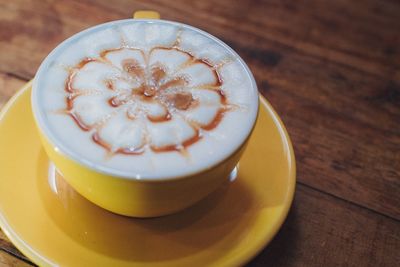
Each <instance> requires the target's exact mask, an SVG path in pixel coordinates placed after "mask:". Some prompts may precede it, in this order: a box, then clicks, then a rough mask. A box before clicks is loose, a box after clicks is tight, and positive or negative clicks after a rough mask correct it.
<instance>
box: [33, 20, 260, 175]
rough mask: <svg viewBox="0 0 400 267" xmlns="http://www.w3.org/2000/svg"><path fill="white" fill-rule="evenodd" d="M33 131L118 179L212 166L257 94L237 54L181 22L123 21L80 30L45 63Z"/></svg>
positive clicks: (241, 134) (240, 135)
mask: <svg viewBox="0 0 400 267" xmlns="http://www.w3.org/2000/svg"><path fill="white" fill-rule="evenodd" d="M32 99H33V100H32V101H33V102H34V105H33V106H34V113H35V116H36V119H37V121H38V122H39V124H41V127H40V128H41V129H42V130H43V131H46V135H47V136H48V137H49V138H50V140H51V142H52V143H54V145H55V147H59V148H62V149H61V150H62V151H64V153H67V154H68V155H69V156H71V157H72V158H74V159H75V160H76V161H78V162H81V163H82V164H84V165H87V166H89V167H93V168H95V169H98V170H99V171H102V172H105V173H108V174H115V175H118V176H123V177H135V178H138V179H158V178H163V177H179V176H183V175H186V174H190V173H195V172H198V171H202V170H204V169H207V168H209V167H212V166H213V165H215V164H218V163H220V162H221V161H223V160H224V159H226V157H228V156H229V155H231V154H232V153H233V151H235V150H237V149H238V148H239V147H240V146H241V145H242V144H243V142H244V140H245V139H246V138H247V135H248V133H249V131H251V128H252V127H253V124H254V121H255V118H256V115H257V110H258V93H257V89H256V86H255V83H254V80H253V78H252V76H251V74H250V72H249V70H248V68H247V66H246V65H245V64H244V63H243V61H242V60H241V59H240V58H239V56H238V55H237V54H236V53H235V52H233V51H232V50H231V49H230V48H229V47H227V46H226V45H224V44H223V43H222V42H221V41H219V40H217V39H216V38H215V37H212V36H210V35H209V34H207V33H204V32H202V31H200V30H197V29H195V28H192V27H190V26H186V25H183V24H179V23H173V22H166V21H161V20H160V21H157V22H154V21H151V22H150V21H133V20H124V21H117V22H113V23H108V24H104V25H100V26H97V27H94V28H91V29H89V30H86V31H84V32H81V33H79V34H77V35H75V36H73V37H71V38H70V39H69V40H67V41H66V42H64V43H63V44H61V45H60V46H59V47H57V48H56V49H55V50H54V51H53V52H52V53H51V54H50V56H49V57H48V58H47V59H46V60H45V61H44V62H43V64H42V66H41V67H40V69H39V71H38V74H37V75H36V78H35V83H34V87H33V97H32Z"/></svg>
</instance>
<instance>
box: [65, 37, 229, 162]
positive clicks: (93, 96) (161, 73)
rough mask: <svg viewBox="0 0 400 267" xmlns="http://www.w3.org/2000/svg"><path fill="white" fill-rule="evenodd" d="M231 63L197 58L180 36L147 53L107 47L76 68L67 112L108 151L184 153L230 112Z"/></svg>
mask: <svg viewBox="0 0 400 267" xmlns="http://www.w3.org/2000/svg"><path fill="white" fill-rule="evenodd" d="M172 60H174V61H172ZM225 63H226V62H222V63H221V64H219V65H212V64H211V63H209V62H208V61H207V60H206V59H199V58H196V57H195V56H193V55H192V54H190V53H189V52H187V51H183V50H182V49H180V48H179V39H178V40H177V41H176V42H175V43H174V45H173V46H172V47H153V48H151V49H150V50H149V51H143V50H142V49H138V48H132V47H121V48H116V49H109V50H105V51H102V52H100V55H99V57H97V58H85V59H83V60H82V61H81V62H79V63H78V64H77V65H76V66H74V67H73V68H72V69H71V71H70V73H69V76H68V78H67V81H66V86H65V91H66V103H67V108H66V110H65V111H66V113H67V114H69V115H70V116H71V117H72V118H73V119H74V121H75V122H76V124H77V125H78V126H79V127H80V128H81V129H82V130H83V131H92V132H93V133H92V140H93V141H94V142H96V143H97V144H99V145H100V146H102V147H104V148H105V149H106V150H107V151H108V152H109V153H122V154H128V155H137V154H142V153H145V151H146V150H147V149H151V150H152V151H154V152H169V151H180V152H183V151H184V150H185V149H186V148H187V147H188V146H190V145H192V144H194V143H196V142H198V141H200V140H201V139H202V137H203V132H204V131H211V130H212V129H214V128H215V127H217V126H218V124H219V123H220V121H221V120H222V119H223V116H224V114H225V112H227V111H228V110H229V109H231V108H232V105H230V104H228V103H227V99H226V97H225V93H224V91H223V90H222V85H223V81H222V80H221V77H220V74H219V73H218V69H219V68H221V67H222V66H223V64H225ZM93 76H96V77H97V79H90V80H89V79H88V77H93ZM110 107H111V108H110ZM99 111H101V112H99ZM163 132H165V133H163Z"/></svg>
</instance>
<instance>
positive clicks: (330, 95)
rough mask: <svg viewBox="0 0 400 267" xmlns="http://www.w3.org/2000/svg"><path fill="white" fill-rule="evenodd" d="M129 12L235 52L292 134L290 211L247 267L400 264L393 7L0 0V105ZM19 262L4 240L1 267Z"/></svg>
mask: <svg viewBox="0 0 400 267" xmlns="http://www.w3.org/2000/svg"><path fill="white" fill-rule="evenodd" d="M137 9H153V10H157V11H159V12H160V13H161V14H162V17H163V18H165V19H170V20H176V21H180V22H184V23H187V24H191V25H193V26H196V27H199V28H202V29H204V30H206V31H208V32H210V33H212V34H214V35H215V36H217V37H219V38H221V39H222V40H223V41H225V42H226V43H227V44H229V45H230V46H232V47H233V48H234V49H235V50H236V51H237V52H238V53H239V54H240V55H241V56H242V57H243V58H244V59H245V61H246V62H247V63H248V65H249V66H250V68H251V70H252V72H253V73H254V75H255V78H256V80H257V83H258V86H259V90H260V92H261V93H262V94H263V95H264V96H266V97H267V99H268V100H269V101H270V102H271V103H272V105H273V106H274V107H275V109H276V110H277V111H278V113H279V114H280V116H281V118H282V119H283V121H284V123H285V125H286V126H287V129H288V131H289V134H290V135H291V138H292V141H293V144H294V148H295V152H296V157H297V168H298V176H297V177H298V187H297V188H298V189H297V193H296V198H295V202H294V207H293V208H292V210H291V212H290V215H289V217H288V220H287V221H286V222H285V224H284V226H283V228H282V230H281V231H280V233H279V234H278V236H277V237H276V238H275V240H274V241H273V242H272V243H271V244H270V246H268V247H267V248H266V249H265V250H264V251H263V252H262V253H261V254H260V255H259V256H258V257H257V258H256V259H255V260H254V261H252V262H251V263H250V264H249V265H250V266H397V265H398V262H400V258H399V255H400V254H399V253H398V250H399V249H400V241H399V240H400V205H399V203H400V123H399V122H400V34H399V32H400V19H399V14H400V2H399V1H396V0H382V1H379V0H364V1H361V0H354V1H346V0H336V1H329V0H298V1H290V0H249V1H229V0H220V1H210V0H205V1H183V0H177V1H166V0H148V1H139V0H118V1H107V0H96V1H95V0H72V1H55V0H54V1H28V0H16V1H6V0H0V51H1V53H0V62H1V64H0V107H1V106H2V105H4V103H5V101H6V100H7V99H9V97H11V95H12V94H13V93H14V92H15V91H16V90H17V88H19V87H20V86H21V85H22V84H23V83H24V82H25V81H27V80H29V79H31V78H32V77H33V76H34V74H35V72H36V69H37V67H38V66H39V64H40V62H41V61H42V60H43V59H44V57H45V56H46V55H47V54H48V53H49V52H50V51H51V50H52V49H53V48H54V47H55V46H56V45H57V44H58V43H60V42H61V41H62V40H64V39H65V38H67V37H69V36H71V35H72V34H74V33H76V32H79V31H81V30H82V29H84V28H87V27H90V26H93V25H96V24H99V23H102V22H106V21H110V20H116V19H121V18H128V17H130V16H131V13H132V11H134V10H137ZM6 251H7V252H6ZM12 255H15V256H16V257H19V258H20V259H22V260H20V259H18V258H13V257H14V256H12ZM24 259H25V258H24V257H23V256H22V254H20V253H19V252H18V251H17V250H16V249H15V248H14V247H13V246H12V245H11V244H10V242H9V241H8V240H7V239H6V238H5V236H4V235H3V234H1V233H0V266H1V265H11V266H20V265H15V264H19V263H20V264H25V262H24V261H23V260H24ZM12 264H14V265H12ZM21 266H24V265H21Z"/></svg>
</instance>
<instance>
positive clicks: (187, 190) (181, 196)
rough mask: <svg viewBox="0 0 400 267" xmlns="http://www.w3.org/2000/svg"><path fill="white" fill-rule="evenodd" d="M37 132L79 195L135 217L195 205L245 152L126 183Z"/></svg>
mask: <svg viewBox="0 0 400 267" xmlns="http://www.w3.org/2000/svg"><path fill="white" fill-rule="evenodd" d="M133 17H134V18H148V19H158V18H160V14H159V13H157V12H154V11H137V12H135V14H134V15H133ZM38 128H39V135H40V139H41V140H42V143H43V145H44V148H45V151H46V152H47V155H48V156H49V158H50V159H51V160H52V162H54V164H55V165H56V166H57V169H58V170H59V171H60V172H61V173H62V174H63V176H64V178H65V180H66V181H67V182H68V183H69V184H70V185H71V186H72V187H73V188H74V189H75V190H76V191H78V192H79V193H80V194H81V195H83V196H84V197H86V198H87V199H88V200H90V201H92V202H93V203H95V204H97V205H99V206H100V207H102V208H105V209H107V210H109V211H112V212H115V213H118V214H121V215H126V216H134V217H156V216H162V215H166V214H171V213H174V212H177V211H180V210H183V209H185V208H187V207H189V206H191V205H193V204H194V203H196V202H197V201H199V200H200V199H202V198H204V197H205V196H207V195H208V194H210V193H211V192H212V191H214V190H215V189H216V188H217V187H218V186H219V185H221V183H222V182H223V181H224V180H226V179H227V177H228V176H229V174H230V172H231V171H232V169H233V168H234V167H235V165H236V164H237V162H238V161H239V158H240V156H241V154H242V153H243V150H244V148H245V144H243V145H242V146H241V147H240V148H239V149H238V150H237V151H235V153H233V154H232V155H231V156H230V157H229V158H227V159H225V160H224V161H223V162H221V163H219V164H218V165H216V166H210V167H209V168H208V169H207V170H204V171H202V172H199V173H194V174H190V175H189V174H188V175H186V176H184V177H172V179H163V180H157V181H154V180H153V181H149V180H146V178H142V179H126V178H121V177H117V176H111V175H108V174H104V173H100V172H98V171H96V170H94V169H90V168H88V167H87V166H84V165H82V164H80V163H79V162H78V161H77V160H74V159H72V158H70V157H68V156H66V155H65V154H64V153H63V151H62V150H60V149H59V148H57V146H56V144H53V143H51V141H50V140H49V139H48V138H47V136H46V134H45V132H43V131H41V129H40V126H39V124H38ZM132 175H133V176H134V175H135V174H132Z"/></svg>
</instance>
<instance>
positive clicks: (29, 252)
mask: <svg viewBox="0 0 400 267" xmlns="http://www.w3.org/2000/svg"><path fill="white" fill-rule="evenodd" d="M32 81H33V80H30V81H29V82H27V83H26V84H24V85H23V86H22V87H21V88H20V89H19V90H18V91H17V92H16V93H15V94H14V95H13V96H12V97H11V98H10V99H9V100H8V101H7V103H6V104H5V105H4V106H3V108H2V109H1V110H0V123H1V122H2V120H3V118H4V117H5V115H6V114H7V112H8V110H9V109H10V108H11V107H12V106H13V105H14V103H15V102H16V101H17V100H18V98H20V97H21V96H22V95H23V94H24V93H25V91H27V90H28V89H29V88H30V87H31V86H32ZM259 97H260V102H261V103H260V109H261V106H263V107H264V108H265V109H266V110H267V112H270V114H272V119H273V120H274V122H275V125H277V126H278V128H279V132H280V135H281V136H283V137H284V138H283V139H284V143H285V145H286V146H287V149H288V152H289V155H288V159H290V162H289V169H290V170H289V175H288V188H287V192H286V195H285V198H284V199H285V200H284V202H283V204H282V212H281V214H280V215H279V217H278V218H277V219H276V223H275V224H274V225H273V226H272V230H271V231H270V232H265V234H264V237H263V238H262V239H261V240H260V241H258V242H257V244H254V243H253V248H252V249H250V250H247V252H244V253H241V254H239V255H238V257H231V258H230V259H229V260H227V261H226V262H225V263H224V264H226V265H228V266H230V265H233V264H234V265H238V266H242V265H244V264H247V263H248V262H250V261H251V260H252V259H254V257H256V256H257V255H258V254H259V253H260V252H261V251H262V250H263V249H264V248H265V247H266V246H267V245H268V244H269V243H270V242H271V240H272V239H273V238H274V237H275V236H276V234H277V233H278V231H279V229H280V228H281V227H282V225H283V223H284V221H285V219H286V217H287V215H288V213H289V210H290V207H291V206H292V203H293V199H294V193H295V187H296V159H295V155H294V149H293V145H292V142H291V139H290V137H289V134H288V132H287V130H286V127H285V125H284V124H283V122H282V120H281V118H280V117H279V115H278V114H277V112H276V111H275V110H274V108H273V107H272V106H271V104H270V103H269V102H268V101H267V100H266V99H265V98H264V97H263V96H262V95H260V96H259ZM260 109H259V111H260ZM254 128H255V127H254ZM0 229H1V230H2V231H3V232H4V234H5V235H6V236H7V238H9V239H10V241H11V242H12V243H13V244H14V245H15V246H16V247H17V249H18V250H20V251H21V252H22V254H24V255H25V256H26V257H28V258H29V259H30V260H31V261H32V262H33V263H35V264H38V265H39V266H56V264H54V263H53V262H51V261H50V260H49V259H47V258H45V257H44V256H42V255H41V254H40V253H38V252H37V251H35V250H34V249H33V248H32V247H31V246H30V245H29V244H27V243H25V242H24V240H22V239H21V238H20V237H19V236H18V234H17V233H15V232H14V230H13V228H12V227H11V226H10V225H9V223H8V222H7V220H6V218H5V216H4V214H3V213H1V212H0Z"/></svg>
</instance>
